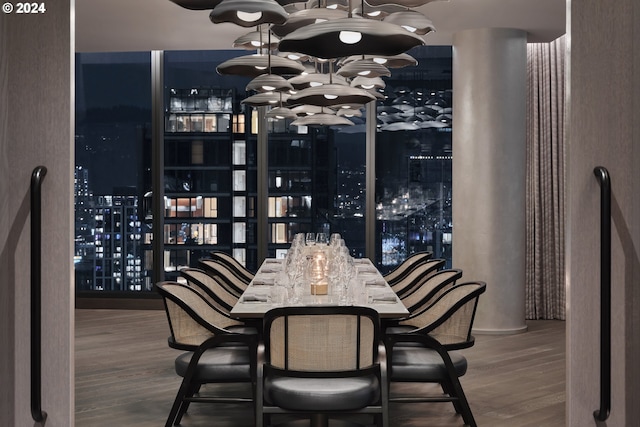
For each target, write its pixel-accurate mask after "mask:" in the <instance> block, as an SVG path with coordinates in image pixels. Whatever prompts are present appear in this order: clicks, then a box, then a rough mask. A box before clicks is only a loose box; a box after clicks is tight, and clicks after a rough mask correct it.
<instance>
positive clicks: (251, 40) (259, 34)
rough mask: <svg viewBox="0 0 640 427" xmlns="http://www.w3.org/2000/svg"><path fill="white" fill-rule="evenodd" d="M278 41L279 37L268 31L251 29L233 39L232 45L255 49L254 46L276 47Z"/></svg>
mask: <svg viewBox="0 0 640 427" xmlns="http://www.w3.org/2000/svg"><path fill="white" fill-rule="evenodd" d="M278 43H280V38H279V37H276V36H275V35H273V34H270V33H269V31H251V32H249V33H247V34H244V35H242V36H240V37H238V38H237V39H235V40H234V41H233V44H232V46H233V47H238V48H243V49H247V50H255V49H256V48H261V47H263V48H266V49H276V48H277V47H278Z"/></svg>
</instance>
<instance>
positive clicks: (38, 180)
mask: <svg viewBox="0 0 640 427" xmlns="http://www.w3.org/2000/svg"><path fill="white" fill-rule="evenodd" d="M46 174H47V168H46V167H44V166H38V167H36V168H35V169H34V170H33V172H32V173H31V417H32V418H33V420H34V421H35V422H36V423H39V425H40V426H44V424H45V422H46V420H47V413H46V412H44V411H43V410H42V396H41V394H42V357H41V354H42V341H41V338H42V331H41V324H42V315H41V305H42V304H41V301H42V298H41V285H42V283H41V282H42V264H41V256H42V206H41V205H42V203H41V186H42V181H43V180H44V177H45V176H46Z"/></svg>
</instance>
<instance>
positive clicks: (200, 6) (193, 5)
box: [171, 0, 222, 10]
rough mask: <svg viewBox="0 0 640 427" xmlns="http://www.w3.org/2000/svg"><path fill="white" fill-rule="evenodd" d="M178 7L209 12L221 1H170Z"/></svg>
mask: <svg viewBox="0 0 640 427" xmlns="http://www.w3.org/2000/svg"><path fill="white" fill-rule="evenodd" d="M171 1H172V2H174V3H175V4H177V5H178V6H182V7H184V8H185V9H190V10H211V9H213V8H215V7H216V6H217V5H219V4H220V3H221V2H222V0H171Z"/></svg>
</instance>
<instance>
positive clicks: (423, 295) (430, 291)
mask: <svg viewBox="0 0 640 427" xmlns="http://www.w3.org/2000/svg"><path fill="white" fill-rule="evenodd" d="M460 277H462V270H460V269H457V268H456V269H449V270H441V271H438V272H437V273H435V274H433V275H432V276H429V277H427V278H426V279H424V280H423V282H422V283H420V284H419V285H417V286H416V289H415V290H414V291H413V292H411V293H410V294H408V295H405V296H404V297H403V298H401V300H402V303H403V304H404V306H405V307H407V310H409V313H415V312H416V311H420V309H421V308H423V307H426V306H427V305H429V304H430V303H431V302H432V301H433V300H435V299H436V298H437V297H438V296H440V295H441V294H442V293H443V292H444V291H445V290H446V289H447V288H449V287H451V286H453V285H455V283H456V281H457V280H458V279H459V278H460Z"/></svg>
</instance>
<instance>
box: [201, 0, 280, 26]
mask: <svg viewBox="0 0 640 427" xmlns="http://www.w3.org/2000/svg"><path fill="white" fill-rule="evenodd" d="M287 16H288V13H287V11H286V10H284V8H283V7H282V6H280V5H279V4H278V2H276V1H275V0H223V1H222V3H220V4H219V5H218V6H216V7H215V8H214V9H213V10H212V11H211V13H210V14H209V19H211V22H213V23H214V24H220V23H222V22H231V23H233V24H236V25H239V26H241V27H255V26H256V25H261V24H282V23H284V22H285V21H286V20H287Z"/></svg>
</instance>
